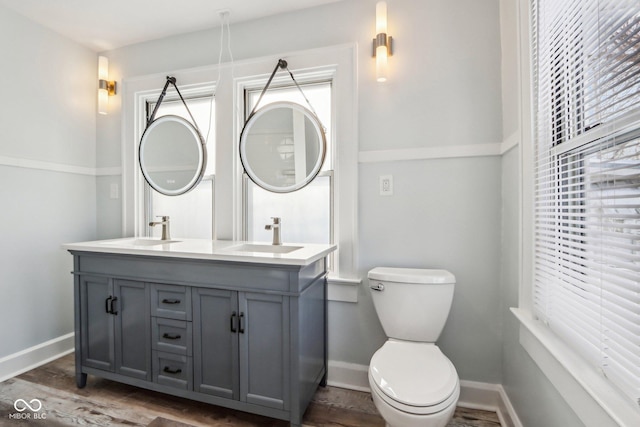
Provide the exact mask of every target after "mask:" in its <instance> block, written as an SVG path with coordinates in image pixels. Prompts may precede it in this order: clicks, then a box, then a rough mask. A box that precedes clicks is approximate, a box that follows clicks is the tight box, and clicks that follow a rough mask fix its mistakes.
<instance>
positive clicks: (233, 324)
mask: <svg viewBox="0 0 640 427" xmlns="http://www.w3.org/2000/svg"><path fill="white" fill-rule="evenodd" d="M236 316H237V315H236V312H235V311H234V312H233V313H231V332H238V329H237V328H236Z"/></svg>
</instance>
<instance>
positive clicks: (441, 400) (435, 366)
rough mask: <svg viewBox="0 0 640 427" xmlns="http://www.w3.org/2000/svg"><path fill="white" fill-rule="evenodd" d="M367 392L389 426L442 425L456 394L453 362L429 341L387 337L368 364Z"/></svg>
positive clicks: (457, 393) (448, 414)
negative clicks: (410, 340)
mask: <svg viewBox="0 0 640 427" xmlns="http://www.w3.org/2000/svg"><path fill="white" fill-rule="evenodd" d="M369 386H370V387H371V395H372V398H373V401H374V404H375V405H376V408H377V409H378V411H379V412H380V415H382V417H383V418H384V419H385V421H386V423H387V426H390V427H414V426H415V427H417V426H420V427H425V426H428V427H443V426H446V425H447V423H448V422H449V421H450V420H451V417H452V416H453V412H454V411H455V408H456V403H457V401H458V397H459V395H460V383H459V381H458V375H457V372H456V369H455V367H454V366H453V364H452V363H451V362H450V361H449V359H447V358H446V357H445V355H444V354H442V352H441V351H440V349H439V348H438V347H437V346H436V345H434V344H429V343H416V342H402V341H396V340H393V339H390V340H388V341H387V342H386V343H385V344H384V345H383V346H382V347H381V348H380V349H379V350H378V351H376V353H375V354H374V355H373V357H372V358H371V363H370V364H369Z"/></svg>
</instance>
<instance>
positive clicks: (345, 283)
mask: <svg viewBox="0 0 640 427" xmlns="http://www.w3.org/2000/svg"><path fill="white" fill-rule="evenodd" d="M360 283H362V280H360V279H343V278H340V277H331V276H329V277H328V278H327V285H328V286H327V298H328V300H329V301H340V302H353V303H356V302H358V287H359V286H360Z"/></svg>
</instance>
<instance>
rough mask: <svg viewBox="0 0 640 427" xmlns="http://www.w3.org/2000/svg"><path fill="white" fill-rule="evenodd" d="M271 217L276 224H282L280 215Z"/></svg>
mask: <svg viewBox="0 0 640 427" xmlns="http://www.w3.org/2000/svg"><path fill="white" fill-rule="evenodd" d="M271 219H272V220H273V223H274V224H280V217H277V216H272V217H271Z"/></svg>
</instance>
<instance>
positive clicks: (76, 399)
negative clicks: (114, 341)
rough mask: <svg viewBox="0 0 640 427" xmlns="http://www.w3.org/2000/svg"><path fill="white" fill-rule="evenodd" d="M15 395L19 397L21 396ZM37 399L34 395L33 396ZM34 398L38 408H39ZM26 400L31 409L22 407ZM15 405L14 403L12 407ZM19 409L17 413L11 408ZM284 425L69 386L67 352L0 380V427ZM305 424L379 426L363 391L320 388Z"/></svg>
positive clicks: (106, 386)
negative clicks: (10, 377)
mask: <svg viewBox="0 0 640 427" xmlns="http://www.w3.org/2000/svg"><path fill="white" fill-rule="evenodd" d="M19 399H22V400H21V401H20V400H19ZM35 399H37V400H35ZM38 401H39V402H40V403H41V405H42V407H41V408H40V410H39V411H37V409H38ZM25 404H29V405H30V407H31V408H33V409H34V411H32V410H30V409H29V408H27V407H26V406H25ZM14 405H15V406H14ZM16 407H17V408H19V409H22V410H23V411H22V412H19V411H18V410H17V409H16ZM77 425H86V426H105V427H107V426H108V427H111V426H126V427H192V426H198V427H199V426H202V427H255V426H264V427H287V426H288V423H287V422H284V421H279V420H274V419H271V418H265V417H261V416H257V415H252V414H246V413H243V412H238V411H232V410H228V409H224V408H219V407H216V406H213V405H208V404H205V403H199V402H194V401H191V400H186V399H181V398H177V397H173V396H168V395H165V394H162V393H156V392H152V391H148V390H144V389H141V388H137V387H132V386H128V385H124V384H120V383H116V382H113V381H109V380H104V379H101V378H97V377H93V376H91V375H90V376H89V380H88V382H87V386H86V387H85V388H84V389H78V388H76V385H75V370H74V359H73V355H68V356H65V357H62V358H60V359H58V360H55V361H53V362H51V363H49V364H47V365H44V366H41V367H39V368H36V369H34V370H32V371H29V372H26V373H24V374H22V375H20V376H18V377H15V378H12V379H9V380H7V381H5V382H3V383H0V426H2V427H4V426H7V427H24V426H29V427H31V426H33V427H37V426H39V427H45V426H46V427H63V426H77ZM304 425H305V426H309V427H384V421H383V420H382V418H381V417H380V416H379V415H378V413H377V411H376V409H375V406H374V405H373V402H372V401H371V397H370V395H369V394H368V393H362V392H357V391H352V390H345V389H340V388H335V387H326V388H322V387H321V388H320V389H319V390H318V392H317V393H316V395H315V397H314V399H313V402H312V403H311V405H309V408H308V409H307V412H306V413H305V416H304ZM449 426H450V427H499V426H500V422H499V421H498V417H497V415H496V414H495V413H493V412H485V411H477V410H469V409H464V408H457V409H456V414H455V417H454V419H453V421H452V422H451V423H450V424H449Z"/></svg>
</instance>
